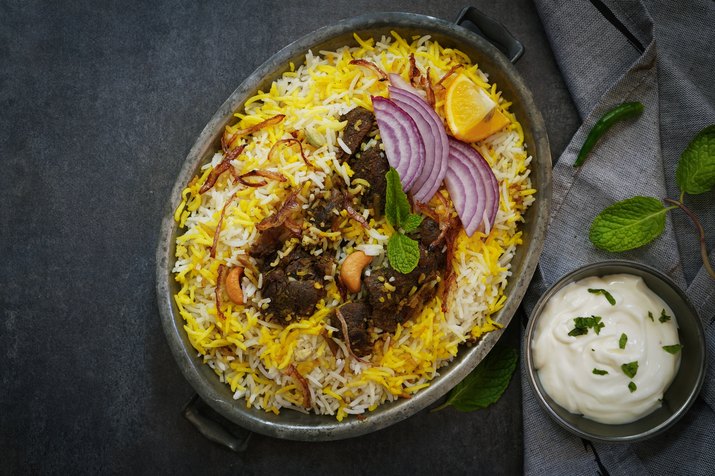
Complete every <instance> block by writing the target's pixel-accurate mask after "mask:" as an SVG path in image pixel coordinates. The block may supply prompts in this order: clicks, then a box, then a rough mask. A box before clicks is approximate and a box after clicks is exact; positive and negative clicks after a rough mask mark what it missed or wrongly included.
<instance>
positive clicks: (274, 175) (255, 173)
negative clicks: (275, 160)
mask: <svg viewBox="0 0 715 476" xmlns="http://www.w3.org/2000/svg"><path fill="white" fill-rule="evenodd" d="M249 177H265V178H269V179H271V180H277V181H279V182H285V181H287V180H288V179H286V178H285V176H284V175H283V174H281V173H278V172H272V171H270V170H260V169H253V170H251V171H250V172H246V173H245V174H242V175H240V176H239V177H238V181H239V182H241V183H242V184H243V185H245V186H247V187H262V186H264V185H266V184H268V182H267V181H265V180H259V181H258V182H249V181H248V180H246V179H247V178H249Z"/></svg>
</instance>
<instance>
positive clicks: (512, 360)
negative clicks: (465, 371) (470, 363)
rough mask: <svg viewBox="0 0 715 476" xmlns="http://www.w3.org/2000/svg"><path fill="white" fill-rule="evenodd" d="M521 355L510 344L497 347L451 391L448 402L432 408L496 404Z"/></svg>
mask: <svg viewBox="0 0 715 476" xmlns="http://www.w3.org/2000/svg"><path fill="white" fill-rule="evenodd" d="M518 358H519V354H518V353H517V351H516V350H515V349H513V348H511V347H501V346H499V347H495V348H494V349H492V351H491V352H489V354H487V356H486V357H485V358H484V360H483V361H482V363H480V364H479V366H478V367H477V368H476V369H474V371H473V372H472V373H471V374H469V375H467V377H466V378H465V379H464V380H462V381H461V382H460V383H458V384H457V386H456V387H454V388H453V389H452V391H451V392H449V396H448V397H447V401H446V402H445V403H444V404H442V405H440V406H439V407H437V408H435V409H434V410H432V411H433V412H436V411H437V410H441V409H443V408H445V407H448V406H450V405H451V406H453V407H454V408H455V409H456V410H459V411H460V412H471V411H474V410H480V409H482V408H487V407H488V406H489V405H491V404H492V403H496V402H497V401H498V400H499V398H500V397H501V396H502V394H503V393H504V391H505V390H506V388H507V387H508V386H509V382H510V381H511V376H512V374H513V373H514V369H515V368H516V362H517V360H518Z"/></svg>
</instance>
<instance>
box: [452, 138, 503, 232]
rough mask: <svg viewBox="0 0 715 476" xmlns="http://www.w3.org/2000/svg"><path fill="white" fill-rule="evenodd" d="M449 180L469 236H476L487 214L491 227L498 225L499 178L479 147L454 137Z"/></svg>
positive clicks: (453, 198)
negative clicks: (496, 220)
mask: <svg viewBox="0 0 715 476" xmlns="http://www.w3.org/2000/svg"><path fill="white" fill-rule="evenodd" d="M445 184H446V185H447V190H448V191H449V194H450V196H451V197H452V202H453V203H454V207H455V209H456V210H457V214H458V215H459V218H460V219H461V220H462V226H464V231H465V232H466V233H467V236H472V234H474V232H475V231H476V230H477V229H478V228H479V226H480V225H482V224H483V222H484V219H485V218H486V219H487V220H488V222H489V227H490V228H491V227H492V226H493V225H494V219H495V218H496V215H497V212H498V211H499V198H500V196H499V182H498V181H497V179H496V177H495V176H494V172H492V169H491V167H490V166H489V164H488V163H487V161H486V160H484V157H482V156H481V154H480V153H479V152H477V151H476V149H474V148H473V147H472V146H470V145H468V144H465V143H464V142H461V141H458V140H456V139H453V138H451V137H450V138H449V166H448V169H447V175H446V176H445ZM458 204H463V205H460V206H458ZM460 208H461V211H460Z"/></svg>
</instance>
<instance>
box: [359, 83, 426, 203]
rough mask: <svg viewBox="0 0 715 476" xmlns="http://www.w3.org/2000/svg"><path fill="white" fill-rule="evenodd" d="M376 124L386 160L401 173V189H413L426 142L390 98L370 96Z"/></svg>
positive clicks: (420, 166) (415, 126) (420, 169)
mask: <svg viewBox="0 0 715 476" xmlns="http://www.w3.org/2000/svg"><path fill="white" fill-rule="evenodd" d="M372 105H373V108H374V109H375V119H377V127H378V128H379V129H380V137H381V138H382V143H383V145H384V146H385V155H386V156H387V161H388V162H389V163H390V165H391V166H393V167H394V168H395V169H396V170H397V173H399V174H400V181H401V182H402V188H403V189H404V190H405V191H407V190H410V189H411V188H412V186H413V185H414V183H415V180H416V179H417V177H419V176H420V174H421V173H422V169H423V168H424V165H425V144H424V141H423V140H422V136H421V135H420V133H419V130H418V129H417V125H416V124H415V121H414V120H413V119H412V118H411V117H410V115H409V114H408V113H407V112H405V111H404V110H403V109H402V108H400V107H399V106H398V105H397V104H395V103H394V102H393V101H391V100H390V99H387V98H384V97H380V96H373V97H372Z"/></svg>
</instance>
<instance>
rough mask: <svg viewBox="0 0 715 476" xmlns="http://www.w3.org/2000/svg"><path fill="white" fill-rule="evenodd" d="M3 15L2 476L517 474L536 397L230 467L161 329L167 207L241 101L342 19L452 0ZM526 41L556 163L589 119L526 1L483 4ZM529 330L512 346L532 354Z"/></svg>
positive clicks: (445, 7) (432, 7) (267, 448)
mask: <svg viewBox="0 0 715 476" xmlns="http://www.w3.org/2000/svg"><path fill="white" fill-rule="evenodd" d="M323 3H324V2H307V1H294V2H259V1H252V2H251V1H238V2H228V1H226V2H188V1H186V2H168V1H157V2H116V3H110V2H94V1H85V2H46V3H40V2H34V1H30V2H20V1H3V2H1V3H0V165H1V166H2V168H1V170H2V172H0V313H1V315H2V320H1V321H0V358H1V359H2V363H0V377H1V379H2V383H1V387H0V409H1V410H0V455H2V457H1V458H0V459H2V461H3V462H2V465H0V466H1V469H0V473H5V472H8V473H29V472H32V473H35V472H42V473H77V472H80V473H105V472H112V473H115V472H119V473H137V474H152V473H157V472H162V473H163V472H167V473H168V472H171V473H175V474H179V473H182V474H183V473H187V474H188V473H242V474H270V473H278V472H279V473H281V474H284V473H297V474H312V473H316V472H317V473H318V474H327V473H336V472H350V473H356V474H389V473H392V474H395V473H400V474H406V473H408V472H409V473H418V474H422V473H430V474H432V473H437V474H441V473H445V474H448V473H449V474H451V473H464V472H470V473H473V472H488V473H491V474H498V473H503V474H513V473H517V472H520V471H521V467H522V457H521V438H522V429H521V413H520V412H521V406H520V399H521V395H520V393H521V391H520V386H519V383H518V381H515V382H512V384H511V385H510V387H509V389H508V391H507V392H506V394H505V396H504V397H503V398H502V400H501V401H500V402H499V403H498V404H496V405H494V406H493V407H491V408H489V409H488V410H484V411H480V412H475V413H471V414H460V413H458V412H455V411H453V410H451V409H447V410H444V411H441V412H439V413H434V414H430V413H428V412H427V411H424V412H421V413H420V414H418V415H415V416H414V417H412V418H410V419H408V420H407V421H404V422H402V423H400V424H397V425H395V426H393V427H391V428H388V429H386V430H383V431H380V432H377V433H374V434H371V435H367V436H363V437H360V438H355V439H352V440H347V441H341V442H331V443H321V444H308V443H298V442H289V441H279V440H275V439H271V438H267V437H262V436H255V437H254V438H253V440H252V441H251V444H250V446H249V450H248V452H246V453H245V454H243V455H236V454H233V453H231V452H229V451H227V450H225V449H223V448H222V447H219V446H217V445H215V444H213V443H211V442H209V441H207V440H206V439H204V438H203V437H202V436H201V435H200V434H199V433H197V432H196V431H195V430H194V428H193V427H192V426H191V425H190V424H189V423H188V422H187V421H185V420H184V419H183V418H182V417H181V416H180V410H181V408H182V406H183V405H184V403H185V402H186V401H187V400H188V399H189V398H190V397H191V395H192V394H193V391H192V389H191V388H190V386H189V385H188V384H187V383H186V381H185V380H184V378H183V377H182V375H181V374H180V372H179V369H178V367H177V366H176V365H175V363H174V361H173V359H172V356H171V355H170V353H169V349H168V347H167V345H166V343H165V340H164V335H163V333H162V331H161V327H160V322H159V316H158V311H157V305H156V298H155V292H154V252H155V248H156V244H157V235H158V231H159V223H160V219H161V217H162V213H163V212H164V205H165V200H166V196H167V194H168V193H169V190H170V188H171V186H172V184H173V181H174V178H175V176H176V174H177V173H178V171H179V168H180V166H181V164H182V162H183V160H184V157H185V156H186V154H187V152H188V150H189V148H190V146H191V145H192V143H193V141H194V139H195V137H196V136H197V135H198V134H199V132H200V131H201V129H202V128H203V126H204V125H205V123H206V122H207V121H208V120H209V118H210V117H211V116H212V115H213V113H214V111H215V110H216V109H217V108H218V107H219V105H220V104H221V103H222V102H223V101H224V99H225V98H226V97H228V95H229V94H230V93H231V92H232V91H233V89H234V88H235V87H236V86H237V85H238V84H239V83H240V82H241V81H242V80H243V79H244V78H245V77H246V76H247V75H248V74H249V73H250V72H251V71H253V70H254V69H255V68H256V67H257V66H258V65H260V64H261V63H262V62H263V61H265V60H266V59H267V58H268V57H269V56H270V55H272V54H273V53H274V52H276V51H277V50H279V49H280V48H281V47H283V46H284V45H286V44H288V43H289V42H291V41H293V40H294V39H296V38H298V37H300V36H302V35H304V34H306V33H309V32H311V31H312V30H314V29H316V28H318V27H321V26H323V25H326V24H329V23H331V22H333V21H336V20H338V19H341V18H345V17H350V16H354V15H358V14H361V13H366V12H373V11H388V10H392V11H410V12H417V13H424V14H428V15H432V16H436V17H440V18H445V19H453V18H455V17H456V15H457V13H458V12H459V11H460V10H461V8H462V7H463V6H465V4H464V3H463V2H459V1H454V0H441V1H405V0H400V1H373V2H368V1H365V0H334V1H332V2H330V6H329V7H327V8H326V7H324V6H323ZM474 5H475V6H477V7H480V8H481V9H483V10H484V11H485V12H486V13H488V14H490V15H492V16H493V17H494V18H495V19H497V20H499V21H501V22H503V23H504V24H506V25H507V26H508V28H510V30H511V31H512V33H513V34H514V35H515V36H516V37H517V38H519V39H520V40H521V41H522V42H523V43H524V44H525V46H526V54H525V56H524V57H523V58H522V59H521V60H520V62H519V63H518V69H519V70H520V71H521V73H522V74H523V75H524V77H525V79H526V82H527V84H528V85H529V86H530V87H531V88H532V90H533V92H534V95H535V97H536V102H537V105H538V106H539V107H540V108H541V110H542V112H543V114H544V116H545V119H546V124H547V128H548V132H549V135H550V138H551V146H552V150H553V152H554V157H558V155H559V154H560V152H561V151H562V150H563V149H564V147H565V145H566V143H567V141H568V140H569V138H570V136H571V134H572V133H573V132H574V131H575V129H576V127H577V126H578V123H579V121H578V118H577V115H576V112H575V110H574V107H573V105H572V103H571V100H570V98H569V95H568V92H567V91H566V89H565V86H564V84H563V82H562V80H561V78H560V76H559V73H558V70H557V69H556V66H555V63H554V61H553V58H552V55H551V52H550V49H549V46H548V43H547V41H546V38H545V36H544V32H543V30H542V27H541V24H540V22H539V18H538V16H537V14H536V11H535V10H534V7H533V5H532V4H531V2H530V0H518V1H508V0H498V1H492V2H487V1H485V0H480V1H477V2H475V3H474ZM518 325H519V319H515V321H514V323H513V325H512V326H510V329H508V330H507V332H506V334H505V337H504V340H505V341H507V342H508V343H510V344H511V345H514V346H516V345H518V329H517V326H518Z"/></svg>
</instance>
